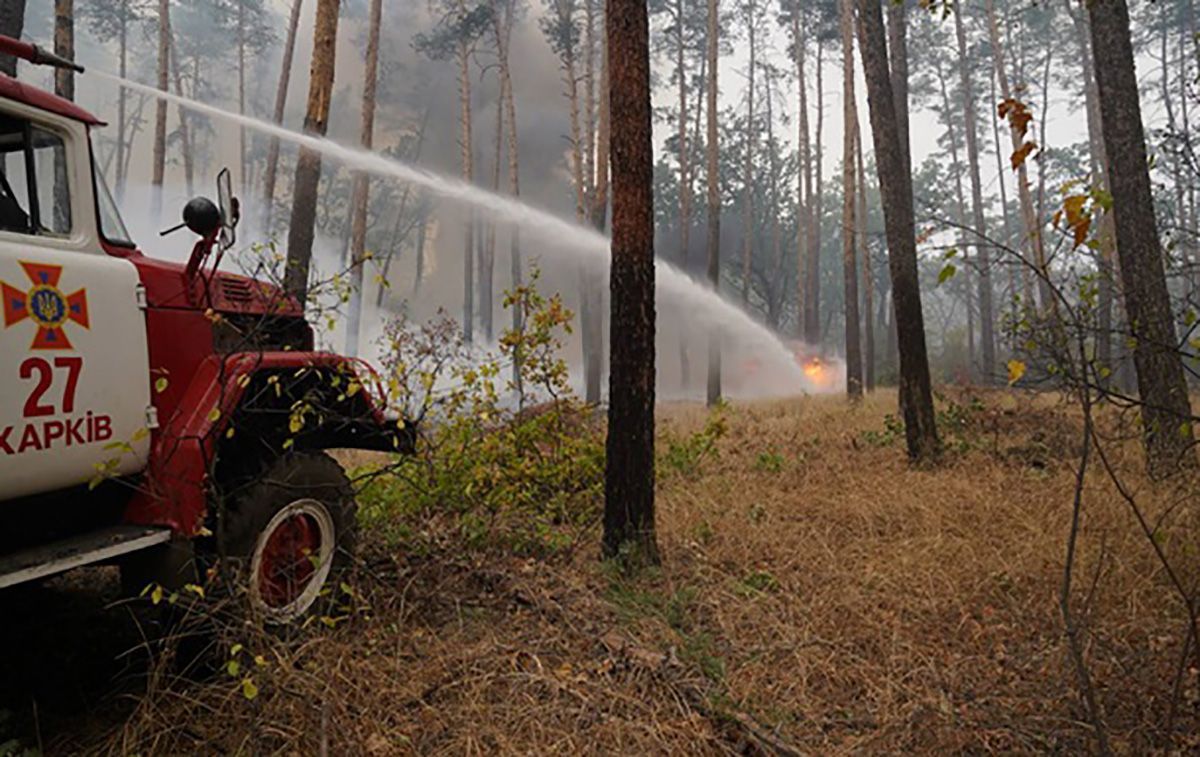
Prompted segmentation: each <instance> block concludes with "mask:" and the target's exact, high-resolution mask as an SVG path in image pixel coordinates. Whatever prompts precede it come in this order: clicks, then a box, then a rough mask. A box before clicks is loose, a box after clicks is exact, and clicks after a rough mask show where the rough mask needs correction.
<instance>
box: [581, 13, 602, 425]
mask: <svg viewBox="0 0 1200 757" xmlns="http://www.w3.org/2000/svg"><path fill="white" fill-rule="evenodd" d="M583 35H584V36H583V40H584V48H585V49H584V61H583V69H584V70H583V101H584V108H583V131H584V137H583V185H584V186H583V188H584V201H585V203H586V208H585V212H586V213H587V215H588V217H589V219H591V218H593V217H594V213H595V209H594V204H595V201H596V198H595V194H596V162H597V156H596V42H597V40H596V0H584V32H583ZM601 38H603V35H601ZM601 44H603V42H601ZM601 65H602V66H603V62H602V63H601ZM603 75H604V74H603V71H602V72H601V77H603ZM602 86H603V85H602ZM601 96H606V95H604V94H603V91H602V93H601ZM605 149H607V148H605ZM605 166H606V169H605V170H607V163H605ZM606 181H607V179H606ZM605 202H607V198H605ZM602 286H603V284H602V281H601V279H600V277H599V276H597V275H596V274H594V273H592V272H590V271H587V270H584V271H583V272H582V274H581V279H580V289H581V291H580V303H581V306H580V314H579V327H580V332H581V333H580V336H581V337H582V341H583V377H584V378H583V383H584V398H585V399H586V400H587V401H588V402H590V403H593V404H599V402H600V366H601V355H602V354H603V350H604V335H603V319H604V312H603V303H602V301H601V287H602Z"/></svg>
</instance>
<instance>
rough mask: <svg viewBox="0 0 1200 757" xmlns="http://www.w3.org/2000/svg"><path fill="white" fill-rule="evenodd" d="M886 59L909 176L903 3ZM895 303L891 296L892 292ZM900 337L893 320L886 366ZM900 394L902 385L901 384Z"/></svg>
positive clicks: (895, 14) (891, 21) (892, 16)
mask: <svg viewBox="0 0 1200 757" xmlns="http://www.w3.org/2000/svg"><path fill="white" fill-rule="evenodd" d="M887 7H888V16H887V23H888V28H887V32H888V58H889V66H890V68H889V76H890V78H891V82H892V99H893V100H894V101H895V103H896V129H897V139H898V140H899V146H900V151H901V157H902V159H903V160H904V173H905V174H906V175H908V176H909V177H911V176H912V149H911V147H910V144H909V136H908V19H907V16H906V14H905V12H904V6H903V4H902V3H901V4H897V3H889V4H888V6H887ZM893 302H894V293H893ZM898 350H899V337H898V334H897V331H896V322H895V319H894V318H893V319H892V324H891V328H890V329H888V340H887V356H888V357H887V359H888V363H889V365H894V366H897V368H899V364H900V361H899V355H898ZM900 390H901V392H903V390H904V384H903V382H901V383H900Z"/></svg>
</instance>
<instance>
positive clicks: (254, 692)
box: [242, 678, 258, 699]
mask: <svg viewBox="0 0 1200 757" xmlns="http://www.w3.org/2000/svg"><path fill="white" fill-rule="evenodd" d="M242 696H244V697H245V698H246V699H254V698H255V697H256V696H258V687H257V686H255V685H254V680H253V679H251V678H243V679H242Z"/></svg>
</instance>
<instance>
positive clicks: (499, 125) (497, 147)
mask: <svg viewBox="0 0 1200 757" xmlns="http://www.w3.org/2000/svg"><path fill="white" fill-rule="evenodd" d="M495 132H496V133H495V136H494V139H493V141H492V147H493V150H494V158H493V160H492V191H493V192H496V193H499V192H500V166H501V163H502V161H503V160H504V108H503V104H502V102H501V101H500V99H499V98H497V99H496V128H495ZM495 272H496V223H495V221H494V220H489V221H488V225H487V239H486V240H485V242H484V245H483V255H482V259H481V260H480V261H479V317H480V319H481V320H482V323H481V325H482V326H483V335H484V339H485V341H486V342H487V343H488V344H491V343H492V340H493V338H494V337H495V328H494V321H495V313H494V312H493V311H494V310H495V305H494V303H493V291H494V289H495V286H494V278H495Z"/></svg>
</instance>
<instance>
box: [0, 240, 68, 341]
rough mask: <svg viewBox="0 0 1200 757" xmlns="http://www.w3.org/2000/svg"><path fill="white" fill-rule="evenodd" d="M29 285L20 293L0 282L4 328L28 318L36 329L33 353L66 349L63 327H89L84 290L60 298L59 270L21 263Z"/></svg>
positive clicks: (57, 268) (60, 274)
mask: <svg viewBox="0 0 1200 757" xmlns="http://www.w3.org/2000/svg"><path fill="white" fill-rule="evenodd" d="M21 267H22V268H24V269H25V275H26V276H28V277H29V281H30V282H31V284H32V285H31V286H30V287H29V289H27V290H25V291H22V290H20V289H18V288H17V287H14V286H11V285H9V284H8V282H6V281H0V296H3V298H4V328H8V327H10V326H13V325H15V324H17V323H20V322H21V321H24V320H25V319H27V318H28V319H29V320H31V321H33V322H34V324H35V325H36V326H37V331H36V332H35V333H34V335H33V345H32V346H31V347H30V349H33V350H69V349H71V340H70V339H69V338H67V332H66V330H65V328H64V327H65V326H66V325H67V324H68V323H77V324H79V325H80V326H82V327H83V328H85V329H86V328H89V323H88V309H87V289H86V288H84V289H80V290H79V291H77V292H74V293H73V294H69V295H64V294H63V293H62V290H60V289H59V288H58V280H59V279H60V278H61V277H62V270H63V267H62V266H60V265H45V264H43V263H27V262H25V261H21Z"/></svg>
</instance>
